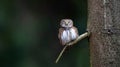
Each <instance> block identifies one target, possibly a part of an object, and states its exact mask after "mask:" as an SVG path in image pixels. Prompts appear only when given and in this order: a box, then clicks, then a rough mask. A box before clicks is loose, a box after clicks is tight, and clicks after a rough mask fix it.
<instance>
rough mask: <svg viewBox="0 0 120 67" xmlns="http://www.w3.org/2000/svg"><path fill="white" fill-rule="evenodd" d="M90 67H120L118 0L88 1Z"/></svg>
mask: <svg viewBox="0 0 120 67" xmlns="http://www.w3.org/2000/svg"><path fill="white" fill-rule="evenodd" d="M88 14H89V15H88V31H89V32H91V35H90V59H91V66H92V67H120V0H88Z"/></svg>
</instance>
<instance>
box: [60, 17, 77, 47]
mask: <svg viewBox="0 0 120 67" xmlns="http://www.w3.org/2000/svg"><path fill="white" fill-rule="evenodd" d="M60 25H61V28H60V29H59V34H58V38H59V39H60V42H61V43H62V45H66V44H67V43H69V42H70V41H72V40H75V39H76V38H77V37H78V35H79V34H78V30H77V28H76V27H74V26H73V21H72V20H71V19H62V20H61V22H60Z"/></svg>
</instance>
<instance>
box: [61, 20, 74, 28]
mask: <svg viewBox="0 0 120 67" xmlns="http://www.w3.org/2000/svg"><path fill="white" fill-rule="evenodd" d="M60 25H61V27H64V28H69V27H72V26H73V21H72V20H71V19H62V20H61V22H60Z"/></svg>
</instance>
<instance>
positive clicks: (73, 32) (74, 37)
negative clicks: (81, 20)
mask: <svg viewBox="0 0 120 67" xmlns="http://www.w3.org/2000/svg"><path fill="white" fill-rule="evenodd" d="M70 33H71V40H74V39H76V38H77V36H78V34H77V33H76V32H75V30H74V29H72V28H71V29H70Z"/></svg>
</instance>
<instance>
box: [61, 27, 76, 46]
mask: <svg viewBox="0 0 120 67" xmlns="http://www.w3.org/2000/svg"><path fill="white" fill-rule="evenodd" d="M77 36H78V34H77V33H76V32H75V30H74V29H72V28H71V29H70V30H64V31H63V33H62V35H61V40H62V42H64V43H65V44H66V43H68V42H70V41H71V40H74V39H76V38H77Z"/></svg>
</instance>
